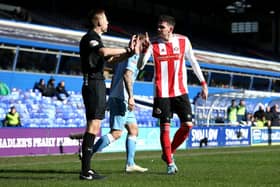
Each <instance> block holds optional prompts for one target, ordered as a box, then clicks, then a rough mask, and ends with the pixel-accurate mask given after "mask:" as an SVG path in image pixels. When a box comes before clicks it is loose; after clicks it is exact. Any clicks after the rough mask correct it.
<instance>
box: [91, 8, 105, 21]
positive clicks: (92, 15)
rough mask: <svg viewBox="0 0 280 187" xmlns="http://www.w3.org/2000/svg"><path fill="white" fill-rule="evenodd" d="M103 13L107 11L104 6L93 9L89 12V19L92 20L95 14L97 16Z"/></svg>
mask: <svg viewBox="0 0 280 187" xmlns="http://www.w3.org/2000/svg"><path fill="white" fill-rule="evenodd" d="M102 13H105V10H104V9H102V8H94V9H91V10H90V11H89V13H88V19H89V20H92V19H93V18H94V16H96V15H97V14H102Z"/></svg>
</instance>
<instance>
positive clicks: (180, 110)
mask: <svg viewBox="0 0 280 187" xmlns="http://www.w3.org/2000/svg"><path fill="white" fill-rule="evenodd" d="M173 113H176V114H177V115H178V117H179V119H180V121H181V122H191V121H192V109H191V104H190V101H189V96H188V94H184V95H181V96H177V97H169V98H154V105H153V117H155V118H159V119H164V120H170V119H171V118H172V117H173Z"/></svg>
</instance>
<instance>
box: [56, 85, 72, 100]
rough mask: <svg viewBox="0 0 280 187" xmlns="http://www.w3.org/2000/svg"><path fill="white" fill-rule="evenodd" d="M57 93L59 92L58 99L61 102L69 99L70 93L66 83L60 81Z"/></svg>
mask: <svg viewBox="0 0 280 187" xmlns="http://www.w3.org/2000/svg"><path fill="white" fill-rule="evenodd" d="M56 92H57V99H58V100H60V101H63V100H65V99H66V98H67V97H69V96H70V95H69V93H68V92H67V90H66V88H65V82H64V81H60V82H59V83H58V84H57V86H56Z"/></svg>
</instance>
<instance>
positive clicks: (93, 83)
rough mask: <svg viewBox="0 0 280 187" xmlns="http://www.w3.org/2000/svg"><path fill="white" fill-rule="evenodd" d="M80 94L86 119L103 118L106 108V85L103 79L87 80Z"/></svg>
mask: <svg viewBox="0 0 280 187" xmlns="http://www.w3.org/2000/svg"><path fill="white" fill-rule="evenodd" d="M82 95H83V100H84V104H85V110H86V118H87V120H94V119H100V120H102V119H104V118H105V110H106V85H105V82H104V80H98V79H94V80H89V81H88V85H83V88H82Z"/></svg>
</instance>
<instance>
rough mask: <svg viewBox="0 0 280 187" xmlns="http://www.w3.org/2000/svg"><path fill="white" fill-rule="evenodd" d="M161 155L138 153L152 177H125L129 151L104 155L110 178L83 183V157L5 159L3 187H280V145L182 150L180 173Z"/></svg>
mask: <svg viewBox="0 0 280 187" xmlns="http://www.w3.org/2000/svg"><path fill="white" fill-rule="evenodd" d="M160 156H161V152H159V151H151V152H146V151H143V152H142V151H141V152H140V151H138V152H137V153H136V163H137V164H139V165H141V166H144V167H148V168H149V171H148V172H146V173H129V174H127V173H125V172H124V165H125V153H99V154H97V155H96V156H95V157H94V158H93V160H92V164H93V168H94V169H96V170H97V171H98V172H99V173H101V174H104V175H106V176H107V178H106V179H105V180H96V181H81V180H79V172H80V161H79V159H78V156H77V155H58V156H29V157H9V158H3V157H2V158H0V186H1V187H18V186H26V187H33V186H46V187H51V186H57V187H63V186H75V187H76V186H77V187H83V186H91V187H92V186H94V187H95V186H102V187H107V186H108V187H109V186H112V187H125V186H132V187H133V186H135V187H137V186H139V187H149V186H153V187H164V186H168V187H171V186H176V187H177V186H184V187H185V186H190V187H202V186H203V187H208V186H219V187H220V186H232V187H233V186H234V187H235V186H236V187H242V186H244V187H245V186H246V187H250V186H251V187H256V186H271V187H277V186H279V187H280V146H262V147H240V148H211V149H210V148H203V149H192V150H179V151H177V153H176V154H175V159H176V164H177V166H178V168H179V172H178V173H177V174H176V175H172V176H169V175H167V174H166V165H165V163H164V162H163V161H162V160H161V159H160Z"/></svg>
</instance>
